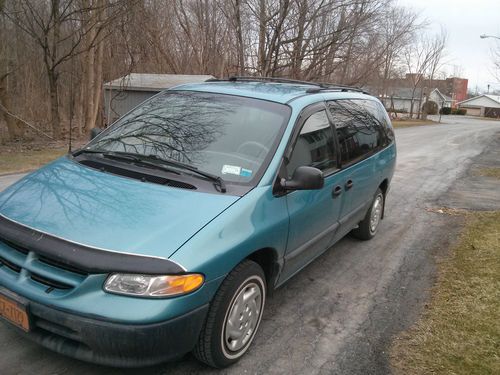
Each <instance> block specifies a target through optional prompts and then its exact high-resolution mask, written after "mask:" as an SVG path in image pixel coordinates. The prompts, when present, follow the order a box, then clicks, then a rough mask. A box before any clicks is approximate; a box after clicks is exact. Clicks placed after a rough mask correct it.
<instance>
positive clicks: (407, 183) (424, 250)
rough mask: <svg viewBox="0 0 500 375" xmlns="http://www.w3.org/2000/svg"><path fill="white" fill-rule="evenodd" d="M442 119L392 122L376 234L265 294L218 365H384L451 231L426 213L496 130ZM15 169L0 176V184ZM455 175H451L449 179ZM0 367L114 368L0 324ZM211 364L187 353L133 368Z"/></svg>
mask: <svg viewBox="0 0 500 375" xmlns="http://www.w3.org/2000/svg"><path fill="white" fill-rule="evenodd" d="M443 121H446V123H445V124H442V125H431V126H421V127H412V128H404V129H397V130H396V137H397V142H398V164H397V168H396V174H395V176H394V179H393V183H392V187H391V191H390V193H389V197H388V202H387V208H386V218H385V220H383V221H382V223H381V227H380V229H379V233H378V235H377V237H376V238H375V239H373V240H372V241H368V242H361V241H357V240H354V239H351V238H345V239H343V240H342V241H341V242H340V243H338V244H337V245H336V246H334V247H333V248H332V249H330V250H329V251H328V252H327V253H325V254H324V255H323V256H321V257H320V258H319V259H317V260H316V261H315V262H313V263H312V264H311V265H309V266H308V267H307V268H306V269H305V270H303V271H302V272H301V273H300V274H298V275H297V276H296V277H294V278H293V279H292V280H291V281H290V282H289V283H287V284H286V285H285V286H284V287H282V288H280V289H279V290H278V291H276V293H275V294H274V296H273V297H272V298H271V299H270V300H269V301H268V305H267V306H266V311H265V314H264V318H263V321H262V324H261V327H260V332H259V334H258V335H257V337H256V340H255V342H254V344H253V346H252V347H251V349H250V351H249V352H248V354H247V355H246V356H245V357H244V358H243V359H242V360H241V361H240V362H239V363H238V364H236V365H235V366H233V367H231V368H230V369H227V370H224V371H223V373H230V374H242V373H251V374H254V373H286V374H291V373H293V374H305V373H307V374H316V373H342V374H373V373H380V374H385V373H387V372H388V371H389V368H388V362H387V357H386V354H385V350H386V348H387V343H388V342H390V338H391V336H392V335H393V334H394V333H397V332H398V331H400V330H401V329H404V328H405V327H407V326H408V325H409V324H410V323H411V322H412V321H413V320H414V319H415V318H416V317H417V315H418V312H419V309H420V308H421V307H422V305H423V301H424V300H425V298H426V296H427V289H428V287H429V286H430V285H431V284H432V280H433V275H434V258H435V255H436V254H438V253H439V249H445V248H446V247H447V246H448V244H449V242H450V241H453V240H454V239H455V236H456V234H457V232H458V230H459V225H456V224H457V223H456V222H455V221H456V220H457V219H454V218H450V217H447V216H445V215H437V214H435V213H432V212H428V211H427V210H426V208H430V207H435V206H436V205H437V204H439V203H438V202H439V200H440V199H441V197H442V196H443V195H444V194H445V192H447V191H448V190H449V189H452V188H453V187H454V186H455V185H456V184H457V183H460V180H461V177H462V176H465V175H466V172H467V169H468V167H469V166H470V165H471V164H472V162H473V160H474V158H475V157H477V156H478V155H480V154H481V153H482V152H483V151H484V150H485V149H486V147H487V146H488V144H489V143H491V142H492V140H493V139H494V138H495V137H498V136H499V135H500V122H498V121H484V120H478V119H471V118H460V117H453V116H446V117H444V118H443ZM15 178H16V176H7V177H6V176H4V177H0V189H2V188H5V187H6V186H7V185H8V184H10V183H12V182H13V181H14V179H15ZM456 181H457V182H456ZM0 353H1V354H0V373H1V374H4V375H7V374H37V375H43V374H63V373H68V374H69V373H71V374H89V373H92V374H118V373H120V374H122V373H130V374H132V373H136V372H137V370H135V371H134V370H129V371H122V370H114V369H109V368H104V367H99V366H94V365H90V364H86V363H83V362H79V361H76V360H73V359H69V358H65V357H63V356H61V355H58V354H55V353H52V352H50V351H47V350H45V349H43V348H41V347H39V346H38V345H35V344H32V343H31V342H30V341H27V340H25V339H23V338H21V337H20V336H18V335H17V334H16V333H15V332H14V330H12V329H10V328H7V326H6V325H5V324H1V325H0ZM198 372H203V373H210V372H214V371H213V370H211V369H208V368H206V367H204V366H202V365H200V364H198V363H197V362H196V361H195V360H194V359H193V358H191V357H190V356H188V357H186V358H185V359H183V360H182V361H180V362H177V363H172V364H164V365H161V366H156V367H153V368H148V369H143V370H141V371H140V373H141V374H144V375H145V374H162V373H168V374H185V373H198Z"/></svg>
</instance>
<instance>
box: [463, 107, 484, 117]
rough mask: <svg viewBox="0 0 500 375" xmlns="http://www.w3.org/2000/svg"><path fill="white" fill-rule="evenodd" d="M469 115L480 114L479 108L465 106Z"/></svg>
mask: <svg viewBox="0 0 500 375" xmlns="http://www.w3.org/2000/svg"><path fill="white" fill-rule="evenodd" d="M465 109H466V110H467V114H468V115H469V116H481V108H465Z"/></svg>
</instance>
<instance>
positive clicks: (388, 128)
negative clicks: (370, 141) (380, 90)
mask: <svg viewBox="0 0 500 375" xmlns="http://www.w3.org/2000/svg"><path fill="white" fill-rule="evenodd" d="M373 103H375V107H376V108H375V117H376V118H377V120H379V122H380V124H381V125H382V128H383V132H384V136H385V142H384V146H387V145H388V144H389V143H391V142H392V141H394V130H393V129H392V125H391V120H389V115H388V114H387V111H386V110H385V108H384V106H383V105H382V103H380V102H373Z"/></svg>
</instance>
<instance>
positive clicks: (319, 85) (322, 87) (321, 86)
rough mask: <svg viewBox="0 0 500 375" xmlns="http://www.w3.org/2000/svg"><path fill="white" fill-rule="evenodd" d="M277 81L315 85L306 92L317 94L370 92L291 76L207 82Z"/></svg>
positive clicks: (250, 77)
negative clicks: (325, 92)
mask: <svg viewBox="0 0 500 375" xmlns="http://www.w3.org/2000/svg"><path fill="white" fill-rule="evenodd" d="M227 81H229V82H237V81H241V82H275V83H295V84H299V85H308V86H313V87H311V88H309V89H307V90H306V93H308V94H316V93H319V92H321V91H343V92H347V91H354V92H361V93H363V94H369V93H368V92H366V91H364V90H363V89H361V88H359V87H355V86H347V85H340V84H336V83H328V82H310V81H300V80H296V79H289V78H278V77H252V76H230V77H229V78H227V79H219V78H210V79H207V80H206V81H205V82H227Z"/></svg>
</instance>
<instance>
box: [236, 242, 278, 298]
mask: <svg viewBox="0 0 500 375" xmlns="http://www.w3.org/2000/svg"><path fill="white" fill-rule="evenodd" d="M245 259H249V260H252V261H254V262H255V263H257V264H258V265H259V266H260V267H261V268H262V270H263V271H264V275H266V283H267V291H268V293H269V294H271V293H272V291H273V290H274V285H275V283H276V280H277V278H278V275H279V273H280V269H281V264H280V262H279V260H278V251H277V250H276V249H273V248H270V247H265V248H262V249H259V250H256V251H254V252H253V253H251V254H249V255H248V256H247V257H246V258H245Z"/></svg>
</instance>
